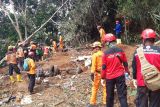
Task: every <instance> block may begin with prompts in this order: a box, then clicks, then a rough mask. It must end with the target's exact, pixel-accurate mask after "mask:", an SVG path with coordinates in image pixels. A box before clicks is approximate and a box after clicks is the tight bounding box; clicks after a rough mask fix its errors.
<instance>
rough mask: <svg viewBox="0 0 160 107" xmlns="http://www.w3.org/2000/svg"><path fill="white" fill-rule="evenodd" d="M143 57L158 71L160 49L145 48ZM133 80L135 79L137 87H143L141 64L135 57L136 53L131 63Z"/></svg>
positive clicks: (159, 68)
mask: <svg viewBox="0 0 160 107" xmlns="http://www.w3.org/2000/svg"><path fill="white" fill-rule="evenodd" d="M143 49H144V55H145V57H146V59H147V61H148V62H149V63H150V64H152V65H154V66H155V67H156V68H157V69H158V70H159V71H160V47H158V46H145V47H143ZM132 68H133V79H137V85H138V86H145V83H144V79H143V76H142V74H141V63H140V60H139V57H138V55H137V51H136V52H135V53H134V57H133V61H132Z"/></svg>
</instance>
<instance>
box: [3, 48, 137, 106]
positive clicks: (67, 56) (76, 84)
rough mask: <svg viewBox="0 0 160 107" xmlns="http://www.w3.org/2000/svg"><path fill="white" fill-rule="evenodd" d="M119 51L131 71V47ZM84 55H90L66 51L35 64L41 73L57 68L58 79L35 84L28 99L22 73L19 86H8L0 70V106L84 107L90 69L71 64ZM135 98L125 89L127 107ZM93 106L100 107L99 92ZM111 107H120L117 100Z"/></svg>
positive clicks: (47, 79) (86, 99)
mask: <svg viewBox="0 0 160 107" xmlns="http://www.w3.org/2000/svg"><path fill="white" fill-rule="evenodd" d="M120 47H122V48H123V49H124V51H125V53H126V56H127V58H128V62H129V68H130V71H131V59H132V55H133V52H134V50H135V47H132V46H127V45H120ZM84 55H86V56H88V55H91V50H90V49H78V50H75V49H70V50H69V51H68V52H64V53H62V52H57V53H54V55H53V56H52V57H50V58H49V59H48V60H46V61H42V62H39V63H38V64H39V65H40V66H41V67H42V68H44V69H47V68H49V67H50V66H52V65H57V66H58V68H59V69H60V71H61V75H57V76H54V77H47V78H44V80H42V82H39V83H38V82H37V83H38V84H36V86H35V92H36V93H35V94H33V95H31V96H29V94H28V92H27V86H28V78H27V75H26V73H25V72H23V82H20V83H17V82H15V83H13V84H12V83H10V80H9V77H8V76H7V75H6V74H7V68H2V69H0V105H1V106H2V107H86V105H87V104H88V103H89V99H90V94H91V80H90V67H84V62H83V61H80V62H75V59H76V58H77V57H78V56H84ZM78 66H80V67H81V68H82V70H83V72H82V73H80V74H78V73H71V74H69V73H68V72H67V71H68V70H71V69H72V68H73V69H72V70H73V72H74V70H75V68H77V67H78ZM115 94H116V92H115ZM135 94H136V93H135V90H134V88H133V87H132V86H128V102H129V107H135V105H134V99H135ZM26 96H29V99H30V100H31V101H32V103H30V104H25V103H22V100H23V99H24V98H25V97H26ZM9 97H10V98H11V100H10V101H8V98H9ZM6 99H7V100H6ZM5 100H6V102H5V103H4V101H5ZM7 101H8V102H7ZM2 102H3V103H2ZM1 103H2V104H1ZM97 103H98V107H101V106H100V105H101V92H99V94H98V98H97ZM115 105H116V106H115V107H119V106H120V105H119V101H118V98H116V99H115Z"/></svg>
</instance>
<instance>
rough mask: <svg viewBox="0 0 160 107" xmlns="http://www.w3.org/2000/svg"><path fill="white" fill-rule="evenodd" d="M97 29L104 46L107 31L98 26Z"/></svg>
mask: <svg viewBox="0 0 160 107" xmlns="http://www.w3.org/2000/svg"><path fill="white" fill-rule="evenodd" d="M97 29H98V31H99V34H100V39H101V43H102V44H103V39H104V36H105V35H106V32H105V30H104V29H103V27H102V26H97Z"/></svg>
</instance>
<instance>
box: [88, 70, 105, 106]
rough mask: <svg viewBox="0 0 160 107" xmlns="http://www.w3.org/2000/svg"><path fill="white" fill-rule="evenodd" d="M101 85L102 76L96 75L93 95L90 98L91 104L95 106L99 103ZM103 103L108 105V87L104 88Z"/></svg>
mask: <svg viewBox="0 0 160 107" xmlns="http://www.w3.org/2000/svg"><path fill="white" fill-rule="evenodd" d="M100 84H101V74H99V73H95V76H94V81H93V83H92V93H91V98H90V104H93V105H95V104H96V103H97V93H98V89H99V86H100ZM102 94H103V97H102V103H103V104H106V87H105V86H102Z"/></svg>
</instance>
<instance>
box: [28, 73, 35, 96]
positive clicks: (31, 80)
mask: <svg viewBox="0 0 160 107" xmlns="http://www.w3.org/2000/svg"><path fill="white" fill-rule="evenodd" d="M28 78H29V85H28V91H29V92H31V93H32V92H33V88H34V86H35V80H36V74H28Z"/></svg>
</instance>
